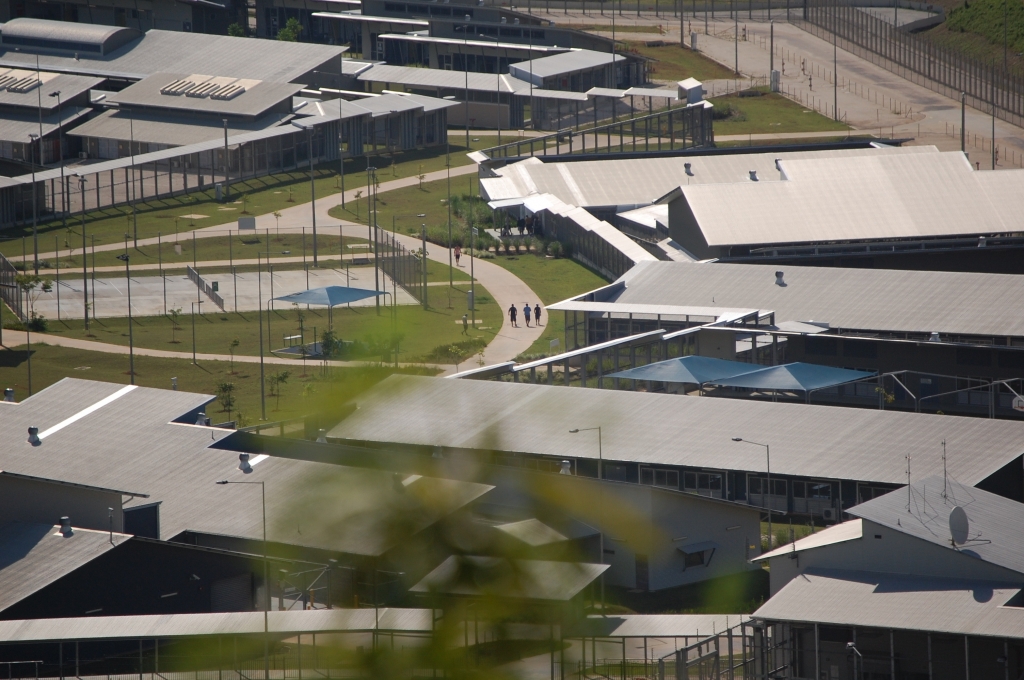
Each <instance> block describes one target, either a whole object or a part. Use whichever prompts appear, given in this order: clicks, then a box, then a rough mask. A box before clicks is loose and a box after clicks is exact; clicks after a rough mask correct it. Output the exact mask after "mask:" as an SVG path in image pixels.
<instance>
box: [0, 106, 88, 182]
mask: <svg viewBox="0 0 1024 680" xmlns="http://www.w3.org/2000/svg"><path fill="white" fill-rule="evenodd" d="M90 113H92V109H87V108H81V107H77V106H65V107H62V108H61V110H60V114H59V115H58V114H57V113H56V112H54V113H51V114H49V115H46V116H43V121H42V124H43V125H42V127H43V136H44V137H45V136H47V135H49V134H50V133H53V132H56V131H57V129H58V128H62V127H63V128H67V127H68V126H69V125H71V124H73V123H75V122H76V121H78V120H80V119H82V118H84V117H85V116H87V115H89V114H90ZM38 134H39V114H38V113H37V112H36V111H32V112H31V113H30V112H25V113H4V114H3V115H0V140H3V141H5V142H20V143H23V144H28V142H29V141H30V140H31V137H29V135H38ZM65 134H71V132H70V131H68V130H65ZM36 154H37V157H38V151H37V152H36ZM36 174H37V175H38V174H39V173H36Z"/></svg>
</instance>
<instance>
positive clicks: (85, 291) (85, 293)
mask: <svg viewBox="0 0 1024 680" xmlns="http://www.w3.org/2000/svg"><path fill="white" fill-rule="evenodd" d="M78 191H79V193H80V194H81V195H82V305H83V307H82V309H83V311H84V317H85V330H87V331H88V330H89V265H88V258H86V256H85V177H82V176H81V175H79V177H78Z"/></svg>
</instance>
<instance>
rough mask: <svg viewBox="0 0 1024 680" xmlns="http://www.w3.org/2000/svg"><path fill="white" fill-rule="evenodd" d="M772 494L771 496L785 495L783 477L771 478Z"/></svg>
mask: <svg viewBox="0 0 1024 680" xmlns="http://www.w3.org/2000/svg"><path fill="white" fill-rule="evenodd" d="M772 495H773V496H785V495H786V480H784V479H773V480H772Z"/></svg>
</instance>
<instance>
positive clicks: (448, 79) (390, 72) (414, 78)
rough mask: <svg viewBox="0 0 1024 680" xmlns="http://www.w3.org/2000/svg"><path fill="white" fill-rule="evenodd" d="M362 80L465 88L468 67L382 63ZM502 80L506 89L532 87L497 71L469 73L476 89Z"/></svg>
mask: <svg viewBox="0 0 1024 680" xmlns="http://www.w3.org/2000/svg"><path fill="white" fill-rule="evenodd" d="M359 80H361V81H364V82H371V83H394V84H396V85H410V86H414V87H437V88H443V89H448V90H463V91H465V89H466V87H467V85H466V83H467V73H466V72H465V71H445V70H443V69H436V68H415V67H412V66H389V65H387V64H380V65H377V66H374V67H373V68H371V69H370V70H369V71H364V72H363V73H360V74H359ZM499 80H500V82H501V91H502V92H518V91H521V90H523V89H524V88H525V89H526V90H529V89H530V84H529V83H524V82H522V81H519V80H517V79H516V78H512V77H510V76H503V77H502V78H500V79H499V78H497V77H496V76H495V75H494V74H487V73H469V74H468V82H469V85H468V87H469V89H470V90H471V91H474V92H494V91H495V90H496V89H497V87H498V82H499Z"/></svg>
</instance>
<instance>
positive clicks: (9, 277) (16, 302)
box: [0, 255, 27, 321]
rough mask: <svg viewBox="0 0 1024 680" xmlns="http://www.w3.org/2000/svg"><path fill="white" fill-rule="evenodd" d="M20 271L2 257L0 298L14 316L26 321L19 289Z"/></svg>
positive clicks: (0, 256) (0, 257)
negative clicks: (18, 277) (18, 278)
mask: <svg viewBox="0 0 1024 680" xmlns="http://www.w3.org/2000/svg"><path fill="white" fill-rule="evenodd" d="M18 274H19V271H18V269H17V268H16V267H15V266H14V265H13V264H11V262H10V260H8V259H7V258H6V257H4V256H3V255H0V298H3V301H4V302H6V303H7V306H8V307H10V308H11V310H12V311H13V312H14V314H15V315H16V316H17V317H18V318H19V319H20V320H21V321H26V320H27V319H26V317H25V312H24V308H23V307H22V304H21V291H20V289H19V288H18V282H17V280H16V279H17V276H18Z"/></svg>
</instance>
